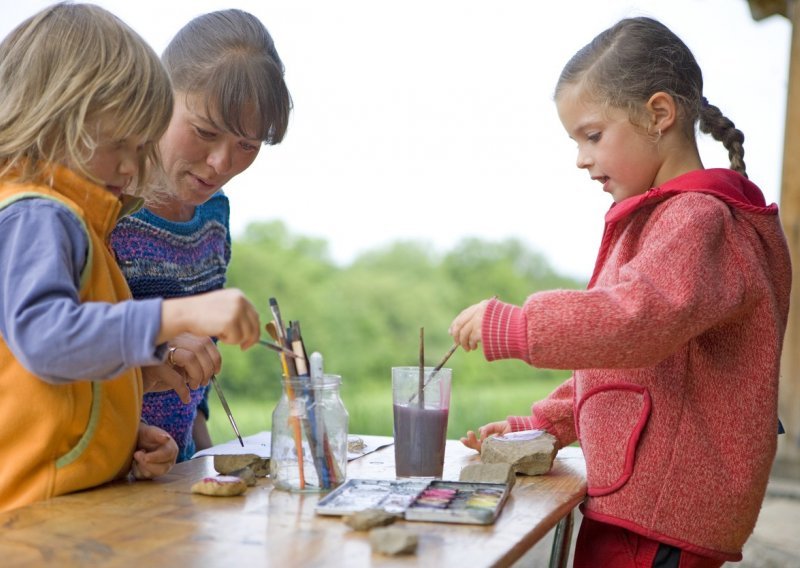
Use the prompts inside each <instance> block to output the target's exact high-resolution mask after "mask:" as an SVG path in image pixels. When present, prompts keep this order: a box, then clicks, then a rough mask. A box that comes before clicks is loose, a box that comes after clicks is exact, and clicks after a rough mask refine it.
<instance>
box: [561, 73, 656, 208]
mask: <svg viewBox="0 0 800 568" xmlns="http://www.w3.org/2000/svg"><path fill="white" fill-rule="evenodd" d="M556 106H557V108H558V116H559V118H560V119H561V123H562V124H563V125H564V128H565V129H566V130H567V134H568V135H569V137H570V138H572V139H573V140H575V142H577V144H578V159H577V162H576V165H577V166H578V167H579V168H582V169H585V170H587V171H588V172H589V175H590V176H591V178H592V179H593V180H595V181H598V182H600V183H601V184H603V191H606V192H608V193H610V194H611V196H612V197H613V198H614V201H615V202H616V203H619V202H620V201H622V200H623V199H627V198H628V197H633V196H634V195H639V194H642V193H644V192H646V191H647V190H648V189H650V188H651V187H654V186H655V185H656V181H657V177H658V174H659V170H660V169H661V167H662V165H663V157H662V156H661V155H660V154H659V151H658V144H657V143H656V142H657V138H655V137H654V136H652V135H648V134H647V133H646V132H645V131H643V129H642V128H640V127H638V126H636V125H634V124H632V123H631V121H630V118H629V117H628V113H627V112H626V111H624V110H622V109H618V108H614V107H608V106H606V105H601V104H598V103H594V102H591V101H590V100H589V99H588V98H587V97H584V96H583V94H582V92H581V89H580V88H579V87H578V86H575V85H571V86H568V87H566V88H565V89H564V90H563V91H562V92H561V93H560V94H559V96H558V99H557V100H556Z"/></svg>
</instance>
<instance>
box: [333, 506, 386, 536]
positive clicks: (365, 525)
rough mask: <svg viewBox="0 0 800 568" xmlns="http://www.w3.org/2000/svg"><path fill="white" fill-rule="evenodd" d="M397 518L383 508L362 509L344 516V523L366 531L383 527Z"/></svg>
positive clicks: (352, 527)
mask: <svg viewBox="0 0 800 568" xmlns="http://www.w3.org/2000/svg"><path fill="white" fill-rule="evenodd" d="M396 520H397V516H396V515H393V514H391V513H388V512H386V511H384V510H383V509H364V510H363V511H357V512H355V513H353V514H352V515H348V516H346V517H345V518H344V523H345V524H346V525H347V526H348V527H350V528H351V529H353V530H356V531H368V530H369V529H372V528H375V527H385V526H387V525H391V524H392V523H393V522H395V521H396Z"/></svg>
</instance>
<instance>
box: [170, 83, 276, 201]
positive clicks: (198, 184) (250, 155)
mask: <svg viewBox="0 0 800 568" xmlns="http://www.w3.org/2000/svg"><path fill="white" fill-rule="evenodd" d="M205 107H206V105H205V101H204V100H203V99H202V98H201V97H199V96H197V95H192V94H189V95H187V94H186V93H182V92H177V93H175V107H174V111H173V114H172V120H171V121H170V123H169V128H168V129H167V132H166V133H165V134H164V136H163V137H162V138H161V140H160V141H159V143H158V147H159V150H160V152H161V160H162V163H163V166H164V170H165V171H166V174H167V179H168V180H169V184H170V187H171V189H172V190H173V191H174V192H175V195H176V196H177V198H178V199H179V200H180V201H181V202H182V203H183V204H186V205H194V206H197V205H201V204H203V203H205V202H206V201H208V200H209V199H210V198H211V196H212V195H214V193H215V192H216V191H217V190H219V189H220V188H221V187H222V186H223V185H225V184H226V183H227V182H228V181H230V180H231V178H233V177H234V176H236V175H238V174H240V173H242V172H243V171H244V170H246V169H247V168H248V167H250V164H252V163H253V160H255V159H256V156H258V152H259V150H260V149H261V144H262V142H261V140H260V139H259V138H243V137H241V136H237V135H236V134H233V133H231V132H227V131H225V130H220V129H219V128H217V127H215V126H214V123H213V122H212V121H211V119H210V117H208V116H206V115H205ZM245 118H247V116H245ZM252 118H253V119H255V117H252ZM251 122H252V123H253V124H257V121H255V120H253V121H251ZM245 123H247V121H245Z"/></svg>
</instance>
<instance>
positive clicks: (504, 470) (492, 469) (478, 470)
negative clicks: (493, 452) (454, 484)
mask: <svg viewBox="0 0 800 568" xmlns="http://www.w3.org/2000/svg"><path fill="white" fill-rule="evenodd" d="M458 480H459V481H468V482H470V483H502V484H504V485H506V484H507V485H508V488H509V489H511V488H512V487H514V483H515V482H516V481H517V474H516V472H515V471H514V467H513V466H512V465H511V464H510V463H471V464H469V465H468V466H466V467H464V468H463V469H462V470H461V473H460V474H459V476H458Z"/></svg>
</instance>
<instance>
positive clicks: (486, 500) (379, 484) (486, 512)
mask: <svg viewBox="0 0 800 568" xmlns="http://www.w3.org/2000/svg"><path fill="white" fill-rule="evenodd" d="M508 493H509V491H508V485H506V484H502V483H468V482H463V481H442V480H439V479H437V480H433V481H427V480H412V481H402V480H397V481H391V480H377V479H350V480H348V481H347V482H345V484H344V485H342V486H341V487H339V488H338V489H336V490H335V491H333V492H332V493H330V494H329V495H327V496H326V497H324V498H322V499H321V500H320V501H319V503H318V504H317V506H316V509H315V511H316V513H317V514H318V515H349V514H351V513H355V512H356V511H362V510H364V509H383V510H385V511H387V512H389V513H394V514H397V515H402V516H403V517H404V518H405V519H406V520H407V521H431V522H441V523H462V524H473V525H488V524H491V523H493V522H494V521H495V519H497V516H498V515H499V514H500V511H501V510H502V508H503V505H504V504H505V502H506V499H507V498H508Z"/></svg>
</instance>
